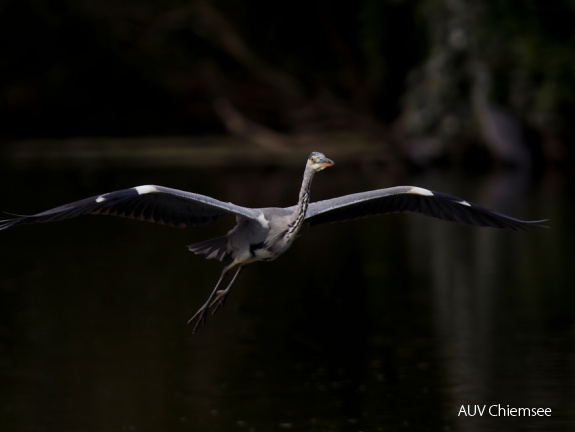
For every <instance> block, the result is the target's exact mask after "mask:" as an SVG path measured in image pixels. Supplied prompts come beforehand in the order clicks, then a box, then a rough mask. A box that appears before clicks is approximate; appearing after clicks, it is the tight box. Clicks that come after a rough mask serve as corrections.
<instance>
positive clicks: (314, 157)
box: [307, 152, 333, 172]
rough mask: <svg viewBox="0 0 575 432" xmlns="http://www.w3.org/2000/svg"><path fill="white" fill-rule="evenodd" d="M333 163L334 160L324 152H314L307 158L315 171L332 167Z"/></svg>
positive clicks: (309, 165) (308, 164)
mask: <svg viewBox="0 0 575 432" xmlns="http://www.w3.org/2000/svg"><path fill="white" fill-rule="evenodd" d="M332 165H333V161H332V160H331V159H328V158H326V157H325V156H324V154H323V153H319V152H313V153H312V154H310V155H309V158H308V159H307V166H308V167H309V168H311V169H313V170H314V171H315V172H317V171H321V170H322V169H324V168H327V167H330V166H332Z"/></svg>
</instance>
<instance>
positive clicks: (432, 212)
mask: <svg viewBox="0 0 575 432" xmlns="http://www.w3.org/2000/svg"><path fill="white" fill-rule="evenodd" d="M403 212H414V213H421V214H424V215H426V216H431V217H435V218H438V219H443V220H446V221H451V222H458V223H461V224H467V225H475V226H482V227H495V228H504V229H512V230H527V229H529V228H532V227H534V226H540V225H539V224H540V223H542V222H544V221H542V220H540V221H522V220H519V219H515V218H512V217H510V216H506V215H503V214H500V213H497V212H494V211H492V210H489V209H487V208H484V207H481V206H479V205H477V204H472V203H469V202H467V201H465V200H463V199H461V198H458V197H455V196H452V195H448V194H445V193H442V192H432V191H429V190H427V189H422V188H419V187H413V186H397V187H392V188H387V189H378V190H373V191H368V192H361V193H356V194H351V195H345V196H342V197H337V198H332V199H328V200H325V201H317V202H314V203H310V204H309V206H308V210H307V213H306V217H305V220H306V222H308V223H309V224H310V225H311V226H314V225H319V224H323V223H331V222H342V221H346V220H350V219H357V218H363V217H368V216H375V215H384V214H389V213H403Z"/></svg>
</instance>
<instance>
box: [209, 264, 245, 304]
mask: <svg viewBox="0 0 575 432" xmlns="http://www.w3.org/2000/svg"><path fill="white" fill-rule="evenodd" d="M243 268H244V267H243V266H239V267H238V269H237V270H236V274H235V275H234V277H233V278H232V280H231V281H230V283H229V284H228V286H227V287H226V289H225V290H220V291H217V292H216V298H215V299H214V300H213V301H212V303H211V304H210V307H213V308H214V309H213V310H212V315H213V314H215V313H216V311H217V310H218V309H219V308H220V307H222V306H223V305H224V303H225V302H226V297H227V296H228V294H229V292H230V288H231V287H232V285H233V284H234V282H235V281H236V278H237V277H238V276H239V274H240V273H241V271H242V270H243Z"/></svg>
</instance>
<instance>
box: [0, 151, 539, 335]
mask: <svg viewBox="0 0 575 432" xmlns="http://www.w3.org/2000/svg"><path fill="white" fill-rule="evenodd" d="M331 165H333V162H332V161H331V160H329V159H327V158H326V157H325V156H324V155H323V154H321V153H316V152H314V153H312V154H311V155H310V157H309V158H308V161H307V164H306V169H305V171H304V177H303V181H302V185H301V189H300V193H299V199H298V203H297V204H296V205H294V206H291V207H285V208H278V207H268V208H255V209H253V208H248V207H242V206H238V205H236V204H232V203H229V202H228V203H226V202H223V201H219V200H217V199H214V198H211V197H208V196H205V195H200V194H195V193H192V192H185V191H181V190H177V189H170V188H166V187H163V186H155V185H145V186H137V187H135V188H130V189H124V190H120V191H116V192H110V193H107V194H103V195H99V196H96V197H91V198H86V199H83V200H80V201H76V202H73V203H70V204H66V205H63V206H60V207H56V208H53V209H50V210H47V211H45V212H42V213H37V214H35V215H30V216H17V217H15V218H13V219H8V220H4V221H0V230H2V229H6V228H9V227H12V226H15V225H21V224H30V223H37V222H50V221H57V220H62V219H67V218H71V217H75V216H78V215H81V214H88V213H91V214H109V215H115V216H123V217H128V218H132V219H141V220H145V221H148V222H155V223H162V224H166V225H171V226H177V227H186V226H194V225H205V224H208V223H211V222H213V221H215V220H217V219H219V218H221V217H223V216H225V215H235V217H236V225H235V227H234V228H232V229H231V230H230V231H229V232H228V233H227V235H225V236H223V237H218V238H215V239H211V240H206V241H203V242H200V243H195V244H193V245H190V246H188V248H189V249H190V250H191V251H192V252H194V253H197V254H204V255H205V256H206V258H214V259H218V260H220V261H224V262H226V263H228V264H227V265H226V267H225V268H224V270H223V271H222V274H221V276H220V278H219V280H218V282H217V284H216V286H215V288H214V289H213V291H212V292H211V294H210V296H209V297H208V300H207V301H206V303H205V304H204V305H203V306H202V307H201V308H200V309H199V310H198V312H196V314H195V315H194V316H193V317H192V318H191V319H190V321H193V320H195V319H197V321H196V324H195V327H194V331H195V330H196V329H197V327H198V325H199V324H200V323H203V322H204V321H205V319H206V318H207V315H208V310H209V309H210V308H212V307H213V310H214V312H215V311H216V310H217V309H218V308H219V307H220V306H221V305H222V304H223V302H224V301H225V299H226V296H227V294H228V293H229V290H230V288H231V287H232V285H233V284H234V282H235V280H236V278H237V276H238V275H239V273H240V272H241V270H242V269H243V268H244V267H245V266H246V265H248V264H250V263H252V262H255V261H271V260H274V259H276V258H277V257H278V256H280V255H281V254H282V253H284V252H285V251H286V250H287V249H288V248H289V247H290V246H291V244H292V243H293V241H294V240H295V238H296V237H297V235H298V233H299V231H300V229H301V228H302V226H303V225H304V224H308V225H310V226H314V225H318V224H322V223H328V222H339V221H345V220H349V219H356V218H361V217H367V216H374V215H383V214H388V213H398V212H417V213H422V214H425V215H427V216H432V217H436V218H439V219H444V220H447V221H452V222H458V223H463V224H469V225H475V226H489V227H496V228H506V229H513V230H521V229H528V228H529V227H532V226H534V225H537V223H538V222H541V221H521V220H518V219H515V218H511V217H509V216H505V215H502V214H499V213H496V212H493V211H491V210H488V209H485V208H483V207H480V206H477V205H475V204H471V203H469V202H467V201H465V200H462V199H460V198H457V197H454V196H451V195H447V194H444V193H441V192H432V191H430V190H427V189H423V188H420V187H415V186H396V187H392V188H387V189H378V190H373V191H367V192H360V193H356V194H351V195H345V196H341V197H336V198H332V199H328V200H325V201H317V202H312V203H310V187H311V182H312V179H313V176H314V174H315V173H316V172H318V171H321V170H322V169H324V168H326V167H328V166H331ZM231 269H235V273H234V275H233V276H232V278H231V280H230V282H229V283H228V285H227V287H226V288H225V289H223V290H220V289H219V287H220V285H221V283H222V281H223V280H224V278H225V276H226V275H227V273H228V271H230V270H231Z"/></svg>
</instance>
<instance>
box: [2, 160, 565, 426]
mask: <svg viewBox="0 0 575 432" xmlns="http://www.w3.org/2000/svg"><path fill="white" fill-rule="evenodd" d="M336 162H337V161H336ZM301 171H302V170H299V169H298V170H294V169H280V168H275V169H272V168H261V169H254V168H249V169H247V168H246V169H240V168H237V169H229V168H227V169H210V170H208V169H201V170H200V169H188V170H186V169H181V168H178V169H175V170H167V169H150V168H147V169H137V168H131V169H124V170H121V169H118V168H114V169H106V167H98V166H94V167H91V168H88V167H82V168H77V169H65V168H64V169H58V170H50V169H34V170H29V169H10V170H6V169H5V170H3V173H2V174H0V177H1V180H2V183H3V185H5V186H4V187H3V188H2V191H1V195H0V198H1V202H0V204H1V207H2V209H4V210H8V211H13V212H16V213H18V212H19V213H33V212H37V211H41V210H45V209H48V208H50V207H53V206H56V205H60V204H63V203H66V202H69V201H73V200H76V199H80V198H84V197H86V196H90V195H96V194H100V193H103V192H108V191H112V190H116V189H121V188H124V187H130V186H135V185H139V184H147V183H155V184H162V185H166V186H171V187H176V188H181V189H186V190H191V191H195V192H199V193H205V194H208V195H212V196H215V197H218V198H220V199H222V200H230V201H233V202H235V203H237V204H243V205H250V206H269V205H291V204H293V203H294V201H295V199H297V193H298V189H299V182H300V177H301V173H302V172H301ZM384 171H385V170H384V169H381V170H380V169H376V168H372V169H370V170H360V169H358V168H347V167H345V165H344V164H341V166H340V165H336V167H334V168H332V169H330V170H326V171H325V172H322V173H321V174H319V175H318V176H317V177H316V179H315V182H314V186H313V188H312V199H316V200H317V199H323V198H327V197H331V196H334V195H338V194H343V193H350V192H356V191H360V190H366V189H375V188H380V187H387V186H391V185H392V184H394V183H408V184H409V183H411V184H417V185H420V186H423V187H428V188H431V189H436V190H442V191H445V192H449V193H452V194H456V195H459V196H462V197H464V198H466V199H468V200H470V201H474V202H478V203H480V204H483V205H485V206H489V207H492V208H495V209H498V210H500V211H502V212H506V213H509V214H512V215H515V216H517V217H520V218H525V219H529V218H535V219H537V218H550V219H551V221H550V222H549V224H550V225H551V226H552V228H551V229H549V230H544V231H542V232H538V233H513V232H511V233H508V232H502V231H499V230H490V229H477V228H470V227H465V226H460V225H455V224H449V223H445V222H441V221H437V220H433V219H429V218H425V217H422V216H405V215H393V216H386V217H383V218H372V219H366V220H361V221H356V222H353V223H347V224H339V225H329V226H321V227H317V228H314V229H313V230H310V231H308V232H306V233H305V234H304V235H303V236H302V237H301V238H299V239H298V241H296V243H295V244H294V246H293V247H292V249H291V250H290V251H288V253H286V254H285V255H284V256H282V257H280V258H279V259H278V260H277V261H275V262H272V263H258V264H254V265H253V266H251V267H248V268H247V269H246V271H245V272H244V273H243V274H242V275H241V278H240V280H239V282H238V283H237V284H236V286H235V288H234V290H233V291H232V293H231V295H230V297H229V299H228V302H227V304H226V306H225V308H224V309H223V310H222V311H220V312H218V313H217V314H216V315H215V316H214V317H212V318H211V319H210V320H209V321H208V324H207V326H206V327H204V328H202V329H201V331H199V332H198V333H197V334H195V335H192V333H191V327H190V326H188V325H186V321H187V319H188V318H189V317H190V316H191V315H192V314H193V313H194V312H195V311H196V309H197V308H198V307H199V306H200V305H201V304H203V302H204V301H205V299H206V297H207V295H208V294H209V292H210V290H211V289H212V287H213V284H214V283H215V282H216V280H217V278H218V276H219V273H220V271H221V268H222V266H221V264H220V263H218V262H215V261H205V260H203V259H202V258H201V257H199V256H194V255H192V254H191V253H190V252H188V251H187V249H186V248H185V245H186V244H189V243H194V242H197V241H201V240H204V239H207V238H210V237H212V236H216V235H221V234H222V233H225V232H226V230H227V229H229V227H230V226H231V224H232V222H233V221H230V220H225V221H220V222H218V223H217V224H215V225H213V226H210V227H199V228H190V229H185V230H179V229H174V228H169V227H163V226H156V225H152V224H146V223H138V222H133V221H128V220H123V219H119V218H111V217H101V216H86V217H81V218H78V219H74V220H70V221H67V222H61V223H54V224H46V225H37V226H28V227H20V228H15V229H13V230H8V231H4V232H1V233H0V238H1V240H0V244H1V245H2V247H1V248H0V258H1V262H2V270H1V275H0V430H1V431H6V432H9V431H17V432H20V431H60V432H67V431H103V432H108V431H200V432H202V431H282V430H294V431H488V430H489V431H491V430H501V431H514V430H517V431H519V430H529V431H570V430H574V429H575V324H574V323H575V295H574V286H575V280H574V279H575V254H574V253H573V243H574V242H573V240H574V237H575V233H574V229H573V223H572V221H573V220H575V219H574V216H575V215H574V206H573V196H572V194H571V193H570V192H569V191H570V190H571V189H573V188H572V186H573V185H570V184H569V183H568V182H566V181H565V180H564V179H562V178H560V177H555V176H553V175H552V174H549V175H546V176H544V177H543V178H542V179H540V180H539V181H538V182H536V183H534V184H532V183H529V182H527V181H526V180H525V179H523V178H521V177H519V176H517V177H513V176H504V175H501V176H491V177H488V178H485V177H483V178H477V177H472V178H469V177H467V176H457V175H454V174H450V173H435V174H427V175H426V176H419V177H411V178H409V177H408V178H391V177H389V176H386V175H385V174H384V173H381V172H384ZM8 184H11V185H14V184H18V185H19V186H17V187H6V185H8ZM475 405H478V406H479V408H482V407H483V406H484V405H486V411H484V413H483V415H482V416H480V415H476V416H475V417H465V416H464V415H463V414H462V413H461V410H462V407H463V408H464V409H467V408H468V407H469V408H471V409H474V407H475ZM492 405H500V406H501V407H502V408H507V406H509V408H543V409H545V408H549V409H550V413H551V415H550V416H538V417H525V416H522V417H513V416H503V414H504V411H501V415H498V416H493V415H490V414H489V412H488V410H489V407H491V406H492ZM497 408H498V407H496V408H492V411H491V412H492V413H495V414H499V413H500V412H499V411H498V409H497Z"/></svg>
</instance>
